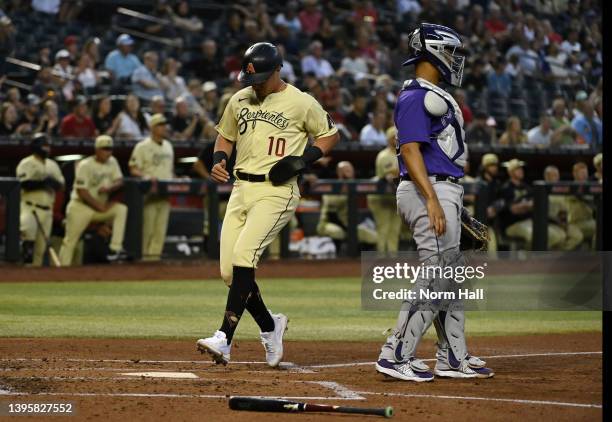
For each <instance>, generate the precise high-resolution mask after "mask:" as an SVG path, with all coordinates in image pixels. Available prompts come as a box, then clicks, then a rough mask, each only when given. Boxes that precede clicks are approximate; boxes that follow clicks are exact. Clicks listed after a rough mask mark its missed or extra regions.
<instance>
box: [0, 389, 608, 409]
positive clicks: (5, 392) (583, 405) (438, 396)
mask: <svg viewBox="0 0 612 422" xmlns="http://www.w3.org/2000/svg"><path fill="white" fill-rule="evenodd" d="M350 391H351V392H352V393H354V394H356V396H353V395H349V396H345V397H341V396H330V397H324V396H253V397H257V398H261V399H281V400H354V401H359V400H366V399H365V398H364V397H363V396H361V395H366V396H367V395H376V396H385V397H387V396H392V397H407V398H431V399H448V400H472V401H493V402H504V403H515V404H526V405H545V406H546V405H548V406H561V407H577V408H594V409H601V408H602V405H600V404H591V403H571V402H558V401H550V400H523V399H505V398H498V397H475V396H449V395H441V394H411V393H377V392H371V391H352V390H350ZM0 395H4V396H31V395H35V396H73V397H143V398H200V399H227V398H228V396H227V395H225V394H165V393H75V392H41V393H36V394H30V393H19V392H12V391H8V390H0Z"/></svg>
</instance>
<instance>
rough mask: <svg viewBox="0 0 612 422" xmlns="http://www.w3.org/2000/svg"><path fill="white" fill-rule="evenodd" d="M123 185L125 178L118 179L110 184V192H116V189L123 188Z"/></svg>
mask: <svg viewBox="0 0 612 422" xmlns="http://www.w3.org/2000/svg"><path fill="white" fill-rule="evenodd" d="M122 186H123V179H117V180H115V181H114V182H113V184H112V185H110V186H109V188H108V192H109V193H112V192H115V191H116V190H119V189H121V187H122Z"/></svg>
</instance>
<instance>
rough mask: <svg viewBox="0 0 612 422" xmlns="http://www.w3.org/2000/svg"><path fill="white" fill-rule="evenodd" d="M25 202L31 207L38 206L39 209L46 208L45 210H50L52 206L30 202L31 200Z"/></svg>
mask: <svg viewBox="0 0 612 422" xmlns="http://www.w3.org/2000/svg"><path fill="white" fill-rule="evenodd" d="M25 203H26V204H28V205H29V206H31V207H36V208H38V209H41V210H45V211H49V210H50V209H51V207H47V206H45V205H38V204H34V203H33V202H30V201H25Z"/></svg>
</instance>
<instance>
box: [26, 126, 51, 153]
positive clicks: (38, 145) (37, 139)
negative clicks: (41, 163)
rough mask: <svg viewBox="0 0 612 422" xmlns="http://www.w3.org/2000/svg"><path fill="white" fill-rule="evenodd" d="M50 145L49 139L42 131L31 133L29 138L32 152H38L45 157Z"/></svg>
mask: <svg viewBox="0 0 612 422" xmlns="http://www.w3.org/2000/svg"><path fill="white" fill-rule="evenodd" d="M50 145H51V141H50V140H49V137H48V136H47V135H46V134H45V133H44V132H37V133H35V134H34V135H32V138H31V140H30V148H31V150H32V153H34V154H38V155H40V156H41V157H47V156H48V155H49V149H48V148H49V146H50Z"/></svg>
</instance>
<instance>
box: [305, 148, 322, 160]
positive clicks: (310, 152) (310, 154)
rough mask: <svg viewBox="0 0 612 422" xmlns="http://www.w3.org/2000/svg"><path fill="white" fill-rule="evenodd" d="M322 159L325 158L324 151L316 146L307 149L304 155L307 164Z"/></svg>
mask: <svg viewBox="0 0 612 422" xmlns="http://www.w3.org/2000/svg"><path fill="white" fill-rule="evenodd" d="M321 157H323V151H321V148H319V147H317V146H315V145H311V146H309V147H307V148H306V150H305V151H304V154H302V159H303V160H304V162H305V163H306V164H312V163H314V162H315V161H317V160H318V159H319V158H321Z"/></svg>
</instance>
